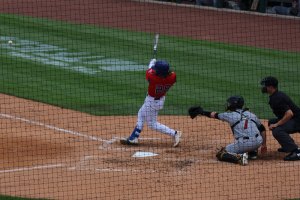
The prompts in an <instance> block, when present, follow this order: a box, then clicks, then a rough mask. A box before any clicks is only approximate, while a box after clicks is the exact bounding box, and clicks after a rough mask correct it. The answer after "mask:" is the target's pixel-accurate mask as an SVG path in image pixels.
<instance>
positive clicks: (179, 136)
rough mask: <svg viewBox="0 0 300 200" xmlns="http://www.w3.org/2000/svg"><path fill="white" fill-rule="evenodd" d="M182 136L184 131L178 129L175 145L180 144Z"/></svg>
mask: <svg viewBox="0 0 300 200" xmlns="http://www.w3.org/2000/svg"><path fill="white" fill-rule="evenodd" d="M181 136H182V132H181V131H176V133H175V136H174V145H173V147H177V146H178V144H179V142H180V139H181Z"/></svg>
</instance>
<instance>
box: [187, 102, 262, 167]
mask: <svg viewBox="0 0 300 200" xmlns="http://www.w3.org/2000/svg"><path fill="white" fill-rule="evenodd" d="M243 106H244V99H243V97H241V96H231V97H229V98H228V99H227V106H226V111H227V112H224V113H217V112H208V111H204V110H203V109H202V108H201V107H199V106H198V107H191V108H190V109H189V114H190V116H191V117H192V118H195V117H196V116H197V115H198V114H200V115H204V116H207V117H211V118H215V119H219V120H222V121H225V122H228V123H229V124H230V127H231V130H232V133H233V137H234V142H233V143H231V144H229V145H227V146H226V147H225V148H221V150H220V151H219V152H218V153H217V155H216V156H217V158H218V160H220V161H226V162H232V163H239V164H241V165H247V164H248V153H250V154H251V158H252V159H255V158H256V156H257V149H258V148H259V147H260V146H261V147H262V148H261V150H262V153H265V152H266V151H267V146H266V134H265V127H264V125H263V124H262V123H261V122H260V120H259V119H258V118H257V116H256V115H255V114H253V113H251V112H250V111H249V110H248V109H247V108H244V109H243Z"/></svg>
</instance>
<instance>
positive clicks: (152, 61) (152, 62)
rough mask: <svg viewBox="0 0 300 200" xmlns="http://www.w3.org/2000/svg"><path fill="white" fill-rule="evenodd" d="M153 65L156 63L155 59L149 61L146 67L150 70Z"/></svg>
mask: <svg viewBox="0 0 300 200" xmlns="http://www.w3.org/2000/svg"><path fill="white" fill-rule="evenodd" d="M155 63H156V59H155V58H153V59H151V60H150V63H149V65H148V67H149V68H152V67H153V66H154V65H155Z"/></svg>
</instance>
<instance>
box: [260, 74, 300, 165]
mask: <svg viewBox="0 0 300 200" xmlns="http://www.w3.org/2000/svg"><path fill="white" fill-rule="evenodd" d="M261 91H262V93H267V94H269V105H270V107H271V109H272V111H273V113H274V115H275V116H276V118H275V119H270V120H269V123H268V124H269V129H270V130H272V134H273V136H274V138H275V139H276V140H277V141H278V143H279V144H280V145H281V148H279V149H278V151H279V152H286V153H289V154H288V155H287V156H285V157H284V160H285V161H295V160H300V149H299V148H298V145H297V144H296V143H295V141H294V140H293V138H292V137H291V136H290V134H293V133H296V132H299V131H300V108H299V107H298V106H297V105H296V104H295V103H294V102H293V101H292V100H291V99H290V97H289V96H287V95H286V94H285V93H283V92H281V91H279V90H278V80H277V78H275V77H272V76H268V77H265V78H264V79H262V81H261Z"/></svg>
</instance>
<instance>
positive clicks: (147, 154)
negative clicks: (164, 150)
mask: <svg viewBox="0 0 300 200" xmlns="http://www.w3.org/2000/svg"><path fill="white" fill-rule="evenodd" d="M157 155H158V154H157V153H152V152H143V151H138V152H135V154H133V155H132V157H133V158H144V157H150V156H157Z"/></svg>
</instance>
